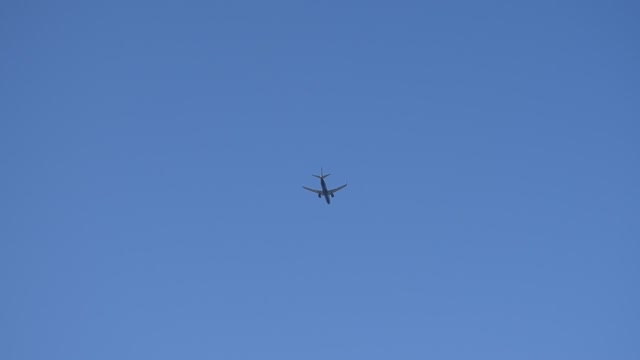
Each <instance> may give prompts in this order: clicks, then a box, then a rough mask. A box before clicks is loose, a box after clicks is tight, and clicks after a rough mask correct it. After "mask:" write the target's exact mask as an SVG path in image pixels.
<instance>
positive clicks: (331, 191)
mask: <svg viewBox="0 0 640 360" xmlns="http://www.w3.org/2000/svg"><path fill="white" fill-rule="evenodd" d="M345 186H347V184H344V185H342V186H339V187H337V188H335V189H331V190H329V194H333V193H334V192H338V190H340V189H343V188H344V187H345Z"/></svg>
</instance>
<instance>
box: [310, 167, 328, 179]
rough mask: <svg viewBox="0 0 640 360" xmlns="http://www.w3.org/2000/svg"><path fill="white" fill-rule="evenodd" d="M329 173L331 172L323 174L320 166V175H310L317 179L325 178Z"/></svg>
mask: <svg viewBox="0 0 640 360" xmlns="http://www.w3.org/2000/svg"><path fill="white" fill-rule="evenodd" d="M329 175H331V174H323V173H322V168H320V175H312V176H315V177H317V178H318V179H324V178H326V177H327V176H329Z"/></svg>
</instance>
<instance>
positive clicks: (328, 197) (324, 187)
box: [320, 179, 331, 204]
mask: <svg viewBox="0 0 640 360" xmlns="http://www.w3.org/2000/svg"><path fill="white" fill-rule="evenodd" d="M320 186H322V196H324V199H325V200H327V204H331V195H330V194H329V190H327V183H325V182H324V179H320Z"/></svg>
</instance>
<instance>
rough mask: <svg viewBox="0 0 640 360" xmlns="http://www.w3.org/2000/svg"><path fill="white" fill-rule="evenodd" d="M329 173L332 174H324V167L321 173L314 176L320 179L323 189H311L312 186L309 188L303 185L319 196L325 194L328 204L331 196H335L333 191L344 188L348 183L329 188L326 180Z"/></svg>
mask: <svg viewBox="0 0 640 360" xmlns="http://www.w3.org/2000/svg"><path fill="white" fill-rule="evenodd" d="M329 175H331V174H326V175H324V174H323V173H322V168H320V175H313V176H315V177H317V178H319V179H320V186H322V190H316V189H310V188H308V187H306V186H303V188H305V189H307V190H309V191H311V192H314V193H316V194H318V197H319V198H321V197H323V196H324V198H325V200H326V201H327V204H331V198H332V197H333V193H335V192H337V191H338V190H340V189H342V188H344V187H345V186H347V184H344V185H342V186H339V187H337V188H335V189H331V190H327V183H325V182H324V178H326V177H327V176H329Z"/></svg>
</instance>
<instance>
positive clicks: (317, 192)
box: [303, 186, 322, 194]
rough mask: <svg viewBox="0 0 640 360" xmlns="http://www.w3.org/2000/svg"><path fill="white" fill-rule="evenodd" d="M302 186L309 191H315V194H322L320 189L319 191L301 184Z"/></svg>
mask: <svg viewBox="0 0 640 360" xmlns="http://www.w3.org/2000/svg"><path fill="white" fill-rule="evenodd" d="M303 188H305V189H307V190H309V191H311V192H314V193H316V194H322V191H320V190H315V189H309V188H308V187H306V186H303Z"/></svg>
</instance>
